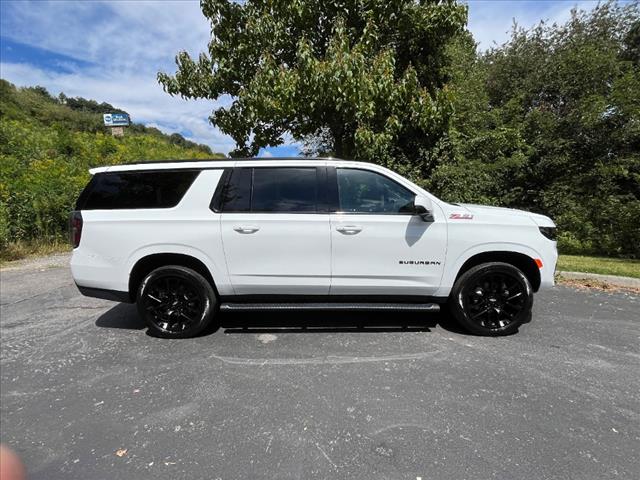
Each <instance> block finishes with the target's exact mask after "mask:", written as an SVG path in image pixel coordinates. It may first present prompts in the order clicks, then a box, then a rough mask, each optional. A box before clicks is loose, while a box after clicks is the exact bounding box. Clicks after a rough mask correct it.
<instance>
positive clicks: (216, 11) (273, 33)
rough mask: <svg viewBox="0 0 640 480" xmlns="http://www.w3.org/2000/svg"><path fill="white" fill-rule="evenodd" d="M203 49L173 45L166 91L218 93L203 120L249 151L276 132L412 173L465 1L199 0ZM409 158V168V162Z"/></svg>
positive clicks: (440, 109) (443, 95)
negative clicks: (194, 54)
mask: <svg viewBox="0 0 640 480" xmlns="http://www.w3.org/2000/svg"><path fill="white" fill-rule="evenodd" d="M201 7H202V11H203V13H204V15H205V16H206V17H207V18H208V19H209V21H210V22H211V29H212V30H211V31H212V38H211V41H210V43H209V45H208V50H207V53H202V54H200V56H199V58H198V59H197V60H194V59H193V58H191V57H190V56H189V55H188V54H187V53H186V52H180V53H179V54H178V55H177V57H176V63H177V67H178V70H177V72H176V74H175V75H173V76H171V75H168V74H165V73H159V74H158V80H159V82H160V83H161V84H162V85H163V87H164V89H165V90H166V91H167V92H168V93H170V94H171V95H181V96H182V97H185V98H206V99H211V100H217V99H219V98H220V97H221V96H223V95H231V96H232V103H231V105H230V106H228V107H220V108H217V109H216V110H215V111H214V112H213V114H212V116H211V121H212V123H214V124H215V125H217V126H218V127H219V128H220V129H221V130H222V131H223V132H224V133H226V134H228V135H230V136H231V137H232V138H233V139H234V140H235V141H236V144H237V149H236V151H235V152H233V153H232V154H233V155H255V154H256V153H257V152H258V150H259V148H260V147H263V146H267V145H278V144H281V143H282V142H283V140H284V138H285V136H286V135H291V136H292V137H293V138H295V139H296V140H302V141H309V143H310V144H314V145H316V148H315V149H316V150H322V151H325V152H326V151H329V152H332V153H335V154H336V155H338V156H345V157H358V158H362V159H366V160H371V161H375V162H377V163H382V164H386V165H392V166H394V167H396V168H399V169H400V170H407V169H408V167H409V166H410V167H412V168H411V170H412V171H414V172H417V173H422V171H421V170H422V169H421V168H420V163H419V161H417V159H418V158H420V157H421V156H423V155H424V154H425V153H426V152H427V151H428V150H429V149H430V148H431V147H432V146H433V144H434V143H435V142H436V141H437V139H438V138H439V137H440V136H441V135H442V133H443V132H444V131H446V129H447V125H448V118H449V115H450V111H451V108H450V104H451V98H450V94H449V92H448V91H447V89H446V87H445V82H446V80H447V77H446V74H445V71H444V68H443V67H444V65H445V62H446V55H445V48H446V45H447V43H448V41H449V40H450V39H451V38H454V37H455V36H456V35H458V34H459V33H461V32H462V30H463V27H464V25H465V23H466V14H467V9H466V6H464V5H461V4H458V3H456V2H454V1H451V0H445V1H435V0H430V1H419V2H418V1H413V0H391V1H389V0H367V1H362V0H347V1H344V0H341V1H338V0H331V1H326V2H316V1H311V0H293V1H290V0H287V1H275V2H273V1H268V2H267V1H264V0H248V1H246V2H242V3H239V2H233V1H228V0H202V1H201ZM416 167H417V170H416Z"/></svg>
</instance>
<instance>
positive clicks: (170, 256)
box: [129, 252, 219, 301]
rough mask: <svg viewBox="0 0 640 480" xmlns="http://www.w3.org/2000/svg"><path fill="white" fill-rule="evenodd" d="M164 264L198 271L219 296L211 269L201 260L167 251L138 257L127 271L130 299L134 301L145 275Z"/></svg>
mask: <svg viewBox="0 0 640 480" xmlns="http://www.w3.org/2000/svg"><path fill="white" fill-rule="evenodd" d="M165 265H180V266H182V267H187V268H190V269H192V270H194V271H196V272H198V273H199V274H200V275H202V276H203V277H204V278H206V279H207V280H208V281H209V283H210V284H211V287H212V288H213V291H214V292H215V294H216V296H219V293H218V289H217V287H216V282H215V281H214V278H213V275H212V273H211V270H210V269H209V267H207V265H206V264H205V263H204V262H203V261H202V260H200V259H198V258H196V257H194V256H192V255H188V254H184V253H169V252H167V253H151V254H148V255H146V256H143V257H141V258H139V259H138V260H137V261H136V263H135V264H134V265H133V267H132V268H131V270H130V273H129V296H130V297H131V300H132V301H135V299H136V295H137V291H138V287H139V286H140V283H141V282H142V280H143V279H144V277H146V276H147V275H148V274H149V273H151V272H152V271H153V270H155V269H156V268H159V267H162V266H165Z"/></svg>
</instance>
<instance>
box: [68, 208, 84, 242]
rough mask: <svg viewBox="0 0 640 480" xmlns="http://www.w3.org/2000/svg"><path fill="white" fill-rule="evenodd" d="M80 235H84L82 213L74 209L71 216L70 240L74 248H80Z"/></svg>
mask: <svg viewBox="0 0 640 480" xmlns="http://www.w3.org/2000/svg"><path fill="white" fill-rule="evenodd" d="M80 237H82V213H81V212H78V211H73V212H71V215H70V216H69V241H70V242H71V245H73V248H78V245H80Z"/></svg>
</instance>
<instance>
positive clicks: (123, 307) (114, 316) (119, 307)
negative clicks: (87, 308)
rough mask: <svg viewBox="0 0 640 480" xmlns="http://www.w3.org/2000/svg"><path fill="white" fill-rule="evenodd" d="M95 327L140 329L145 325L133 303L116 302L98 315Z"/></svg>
mask: <svg viewBox="0 0 640 480" xmlns="http://www.w3.org/2000/svg"><path fill="white" fill-rule="evenodd" d="M96 327H102V328H124V329H129V330H142V329H143V328H146V327H147V326H146V325H145V323H144V320H143V319H142V318H140V316H139V315H138V310H137V308H136V306H135V305H134V304H131V303H118V304H116V306H115V307H113V308H111V309H109V310H107V311H106V312H104V313H103V314H102V315H100V316H99V317H98V319H97V320H96Z"/></svg>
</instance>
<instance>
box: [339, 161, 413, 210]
mask: <svg viewBox="0 0 640 480" xmlns="http://www.w3.org/2000/svg"><path fill="white" fill-rule="evenodd" d="M336 174H337V177H338V198H339V202H340V211H341V212H344V213H373V214H375V213H380V214H393V213H398V214H413V213H414V210H415V209H414V205H413V201H414V199H415V194H414V193H413V192H412V191H410V190H408V189H407V188H405V187H403V186H402V185H400V184H399V183H397V182H394V181H393V180H391V179H390V178H387V177H385V176H384V175H381V174H379V173H376V172H371V171H368V170H357V169H350V168H338V169H337V171H336Z"/></svg>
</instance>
